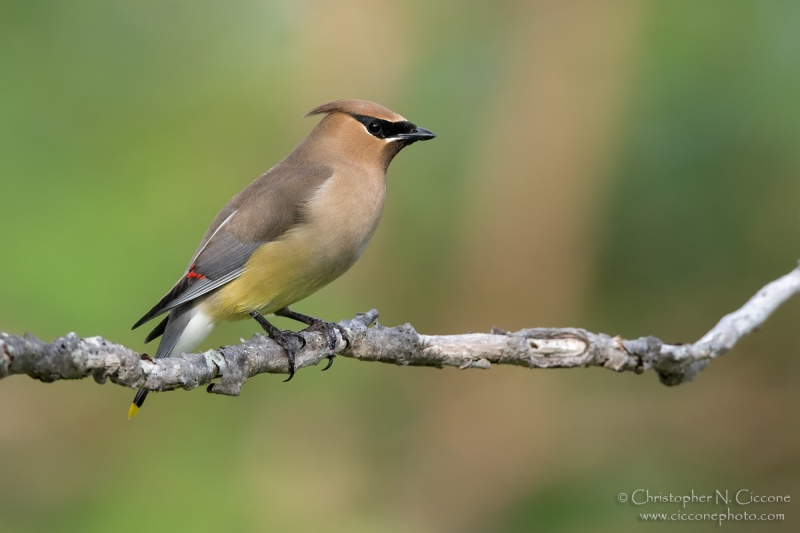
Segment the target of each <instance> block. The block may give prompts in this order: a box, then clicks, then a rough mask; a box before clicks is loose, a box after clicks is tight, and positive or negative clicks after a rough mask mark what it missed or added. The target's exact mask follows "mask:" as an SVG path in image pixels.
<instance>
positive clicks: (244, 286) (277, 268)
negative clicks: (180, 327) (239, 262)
mask: <svg viewBox="0 0 800 533" xmlns="http://www.w3.org/2000/svg"><path fill="white" fill-rule="evenodd" d="M285 237H286V238H282V239H280V240H277V241H273V242H270V243H267V244H264V245H263V246H261V247H260V248H258V249H257V250H256V251H255V253H254V254H253V256H252V257H251V258H250V260H249V261H248V262H247V265H246V266H245V270H244V272H243V273H242V275H241V276H239V277H238V278H236V279H235V280H233V281H231V282H230V283H228V284H226V285H225V286H223V287H221V288H220V289H218V290H217V291H215V292H214V293H213V294H211V295H210V296H209V298H208V299H207V300H206V301H205V302H204V307H205V309H206V312H208V313H209V314H210V315H211V317H212V320H214V321H215V322H219V321H224V320H238V319H243V318H249V316H248V315H249V313H250V312H252V311H259V312H260V313H262V314H269V313H274V312H275V311H277V310H278V309H282V308H284V307H286V306H287V305H291V304H293V303H295V302H298V301H300V300H302V299H303V298H306V297H308V296H310V295H311V294H313V293H314V292H316V291H318V290H319V289H321V288H322V287H324V286H325V285H327V284H328V283H330V282H331V281H333V280H334V279H336V278H337V277H339V276H341V275H342V274H343V273H344V272H345V271H346V270H347V269H348V268H350V267H351V266H352V265H353V263H354V262H355V260H356V259H357V257H358V256H357V254H356V253H354V251H351V250H349V249H341V250H337V251H336V253H330V250H329V249H330V246H329V245H326V244H325V243H318V242H315V240H314V239H312V238H308V237H307V236H306V235H303V232H295V233H291V232H290V234H289V235H287V236H285Z"/></svg>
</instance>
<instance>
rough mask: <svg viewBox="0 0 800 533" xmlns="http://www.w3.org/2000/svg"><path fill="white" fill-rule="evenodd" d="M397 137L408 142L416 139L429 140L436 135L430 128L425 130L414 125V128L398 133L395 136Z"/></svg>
mask: <svg viewBox="0 0 800 533" xmlns="http://www.w3.org/2000/svg"><path fill="white" fill-rule="evenodd" d="M395 137H396V138H397V139H403V140H405V141H408V142H412V143H413V142H417V141H429V140H431V139H433V138H435V137H436V134H435V133H433V132H432V131H431V130H426V129H425V128H419V127H417V126H414V129H412V130H411V131H409V132H408V133H400V134H398V135H396V136H395Z"/></svg>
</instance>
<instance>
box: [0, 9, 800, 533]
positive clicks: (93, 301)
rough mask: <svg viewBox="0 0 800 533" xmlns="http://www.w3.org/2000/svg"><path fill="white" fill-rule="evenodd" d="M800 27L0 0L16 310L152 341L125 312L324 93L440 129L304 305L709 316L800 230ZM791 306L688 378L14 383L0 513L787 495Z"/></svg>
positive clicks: (391, 319) (0, 312)
mask: <svg viewBox="0 0 800 533" xmlns="http://www.w3.org/2000/svg"><path fill="white" fill-rule="evenodd" d="M799 21H800V8H799V7H798V5H797V4H795V3H791V2H767V1H762V2H745V1H743V2H735V3H731V2H701V3H697V2H689V1H676V2H602V3H588V2H586V3H580V2H572V3H570V2H555V1H554V2H522V1H519V2H513V1H499V2H492V3H486V2H464V3H459V4H457V5H456V4H453V3H449V2H436V1H434V2H421V1H417V0H414V1H410V2H404V3H397V2H380V1H379V2H375V1H372V2H367V1H362V0H348V1H336V2H321V1H310V0H305V1H299V2H277V1H272V2H269V1H267V2H264V1H260V2H255V1H241V2H234V3H218V2H209V1H205V0H195V1H192V2H189V1H186V0H168V1H165V2H133V3H132V2H120V1H104V2H101V1H96V0H95V1H92V0H81V1H73V2H54V1H49V2H47V1H18V0H6V1H5V2H2V3H0V146H2V149H1V150H0V151H1V152H2V157H0V220H2V222H0V243H2V249H0V254H1V255H2V263H0V265H2V266H0V273H1V274H2V275H1V276H0V302H2V305H0V330H2V331H9V332H13V333H21V332H24V331H31V332H33V333H35V334H36V335H37V336H39V337H41V338H44V339H51V338H53V337H56V336H58V335H62V334H64V333H66V332H68V331H76V332H78V333H79V334H80V335H83V336H89V335H103V336H105V337H107V338H110V339H113V340H115V341H117V342H121V343H124V344H126V345H129V346H131V347H132V348H136V349H145V348H144V346H143V345H142V337H143V333H142V332H140V331H136V332H131V331H129V326H130V325H131V324H132V323H133V322H134V321H135V320H136V319H137V318H138V317H139V316H140V315H141V314H142V313H143V312H144V311H145V310H147V309H149V307H150V305H151V304H152V303H153V302H154V301H156V300H157V299H158V298H159V297H160V296H161V295H162V294H163V293H164V292H165V291H166V290H167V289H168V288H169V287H170V286H171V284H172V283H173V282H174V281H175V279H176V277H177V276H178V275H179V274H180V272H182V270H183V268H184V267H185V262H186V260H187V259H188V257H189V256H190V255H191V253H192V252H193V251H194V249H195V247H196V244H197V242H198V240H199V239H200V237H201V236H202V234H203V232H204V231H205V228H206V226H207V224H208V223H209V221H210V220H211V219H212V218H213V216H214V215H215V214H216V212H217V210H218V209H219V208H220V207H221V206H222V205H223V204H224V203H225V202H226V201H227V200H228V199H229V198H230V197H231V196H232V195H233V194H235V192H236V191H238V190H239V189H241V188H242V187H243V186H244V185H246V184H247V183H249V182H250V181H251V180H252V179H254V178H255V177H256V176H258V175H259V174H260V173H261V172H263V171H264V170H266V169H268V168H269V167H270V166H271V165H273V164H275V163H276V162H277V161H279V160H280V159H281V158H282V157H284V156H285V155H286V154H287V153H288V152H289V151H290V150H291V149H292V147H293V146H294V145H295V144H296V143H297V142H299V140H300V139H302V138H303V136H304V135H305V134H306V133H307V132H308V131H309V130H310V129H311V127H312V126H313V124H314V123H315V120H316V119H312V118H309V119H305V120H303V119H302V118H301V117H302V116H303V114H304V113H306V112H307V111H308V110H309V109H311V108H312V107H313V106H315V105H317V104H320V103H323V102H326V101H330V100H334V99H337V98H367V99H371V100H375V101H377V102H380V103H382V104H384V105H386V106H388V107H390V108H392V109H394V110H396V111H398V112H399V113H402V114H403V115H405V116H407V117H408V118H409V119H410V120H413V121H415V122H417V123H419V124H420V125H423V126H425V127H428V128H430V129H432V130H433V131H435V132H436V133H437V134H438V135H439V137H438V138H437V139H436V140H435V141H434V142H432V143H425V144H420V145H415V146H414V147H412V148H410V149H409V150H407V151H405V152H403V154H402V155H400V156H399V157H398V159H397V160H396V161H395V162H394V163H393V164H392V168H391V169H390V172H389V193H388V194H389V196H388V200H387V206H386V210H385V213H384V218H383V221H382V223H381V226H380V227H379V229H378V232H377V234H376V236H375V238H374V240H373V243H372V244H371V245H370V248H369V249H368V250H367V252H366V254H365V255H364V257H363V258H362V260H361V261H360V262H359V263H358V264H357V265H356V266H355V267H354V268H353V270H352V271H351V272H349V273H348V274H346V275H345V276H344V277H343V278H342V279H341V280H339V281H337V282H336V283H334V284H333V285H331V286H330V287H328V288H326V289H324V290H323V291H321V292H320V293H319V294H317V295H314V296H312V297H311V298H309V299H308V300H307V301H306V302H303V303H300V304H298V306H297V309H298V310H300V311H303V312H308V313H311V314H316V315H319V316H323V317H325V318H327V319H330V320H338V319H339V318H341V317H347V316H352V315H353V314H354V313H355V312H358V311H362V310H366V309H368V308H370V307H377V308H378V309H379V310H380V311H381V313H382V315H381V316H382V318H381V320H382V322H384V323H386V324H392V325H393V324H398V323H403V322H411V323H412V324H414V325H415V326H416V327H417V328H418V329H419V330H420V331H423V332H428V333H434V332H436V333H446V332H451V331H452V332H456V331H461V332H463V331H467V330H478V329H482V330H488V328H489V327H491V326H492V325H498V326H501V327H507V328H517V327H524V326H537V325H561V326H566V325H571V326H581V327H586V328H588V329H592V330H601V331H606V332H608V333H612V334H622V335H626V336H630V337H636V336H640V335H648V334H654V335H658V336H661V337H662V338H665V339H667V340H674V341H691V340H694V339H696V338H698V337H699V336H700V335H701V334H702V333H703V332H705V331H707V329H708V328H709V327H711V326H712V325H713V323H714V322H715V321H716V320H718V319H719V318H720V317H721V316H722V315H723V314H725V313H727V312H729V311H731V310H733V309H734V308H736V307H737V306H738V305H740V304H741V303H742V302H743V301H744V300H746V299H747V298H749V297H750V296H751V295H752V294H753V293H754V292H755V291H756V290H757V289H758V288H759V287H760V286H761V285H763V284H764V283H766V282H767V281H769V280H771V279H774V278H775V277H777V276H779V275H782V274H783V273H785V272H788V271H789V270H790V269H791V268H792V266H793V265H794V264H795V261H796V260H797V258H798V253H797V250H798V238H799V237H800V234H799V232H798V229H799V224H798V214H799V210H798V198H800V179H798V176H800V155H798V154H800V151H798V150H797V148H796V146H797V144H798V142H800V97H799V96H798V95H800V31H798V24H800V22H799ZM798 319H800V305H799V304H798V302H792V303H790V304H789V305H787V306H786V307H785V308H783V309H781V310H780V311H779V312H778V313H777V314H776V315H775V316H774V317H773V318H772V319H771V320H770V321H769V322H768V323H767V325H766V326H765V327H764V328H763V329H762V331H761V332H759V334H757V335H755V336H753V337H752V338H749V339H747V340H746V341H745V342H743V343H742V345H741V346H740V347H737V348H736V349H735V350H734V351H733V352H731V353H730V354H728V355H726V356H725V357H724V358H723V359H721V360H720V361H718V362H715V363H714V364H713V365H712V366H711V367H710V368H709V369H708V370H707V371H706V372H705V373H704V374H703V375H701V377H700V378H699V380H698V381H697V382H696V383H694V384H689V385H685V386H681V387H678V388H676V389H667V388H665V387H662V386H661V385H659V384H658V383H657V380H656V379H655V376H653V375H644V376H633V375H630V376H629V375H614V374H612V373H610V372H607V371H602V370H596V369H595V370H587V371H583V372H582V371H580V370H572V371H569V372H542V371H536V372H526V371H524V370H522V369H513V368H512V369H493V370H491V371H490V372H477V371H467V372H458V371H455V370H452V369H450V370H444V371H434V370H430V369H408V368H406V369H400V368H392V367H387V366H380V365H368V364H364V363H357V362H354V361H348V360H341V359H340V360H338V361H337V362H336V364H335V365H334V367H333V369H332V370H331V371H330V372H327V373H325V374H321V373H320V372H318V371H317V370H316V369H308V370H305V371H303V372H301V373H300V374H299V375H298V376H297V377H296V378H295V380H294V381H293V382H292V383H291V384H288V385H284V384H281V383H280V382H279V379H278V378H277V377H268V376H259V377H258V378H255V379H253V380H251V381H250V382H248V384H247V385H246V386H245V388H244V389H243V395H242V396H241V397H240V398H236V399H231V398H221V397H217V396H213V395H207V394H204V393H203V392H202V391H193V392H191V393H186V392H182V391H181V392H175V393H171V394H159V395H155V397H153V398H152V399H151V400H150V401H148V404H147V408H146V409H145V410H143V411H142V413H141V414H140V415H139V416H138V417H137V418H136V419H135V421H131V422H129V421H128V420H126V419H125V412H126V410H127V406H128V402H129V401H130V398H131V397H132V394H133V392H132V391H127V390H124V389H122V388H120V387H116V386H106V387H102V388H101V387H98V386H97V385H95V384H93V383H91V382H90V381H84V382H79V383H77V382H76V383H55V384H51V385H42V384H39V383H36V382H33V381H31V380H28V379H24V378H11V379H8V380H3V382H2V383H0V420H2V424H0V456H2V457H3V461H2V473H1V474H0V532H2V533H5V532H10V533H28V532H34V531H65V532H66V531H81V532H91V531H109V530H111V531H141V530H145V529H146V530H149V531H167V530H175V529H178V530H192V531H219V530H234V531H264V530H270V531H321V530H324V531H331V532H336V531H347V532H353V531H365V532H366V531H369V532H374V531H387V532H406V531H414V532H420V531H431V532H433V531H509V532H510V531H520V532H521V531H531V530H534V529H543V530H547V531H574V530H580V531H634V530H639V528H640V527H641V526H640V523H639V521H638V518H637V516H638V512H639V511H640V508H635V507H633V506H631V505H623V504H619V503H617V502H616V495H617V494H618V493H619V492H626V491H627V492H630V491H632V490H634V489H636V488H650V489H651V490H654V491H673V492H680V493H685V492H688V491H689V490H691V489H695V490H707V489H716V488H730V489H738V488H750V489H753V490H758V491H759V492H760V493H770V494H778V493H780V494H791V495H792V496H795V495H797V494H798V493H800V490H799V489H800V484H799V483H798V479H800V476H798V471H799V470H800V457H798V453H797V450H798V449H800V435H799V434H798V429H797V425H796V424H795V423H794V416H795V412H796V410H797V408H798V406H799V405H798V403H800V402H798V395H797V391H796V386H795V383H796V381H797V379H798V377H800V376H799V375H798V374H800V364H798V362H797V361H798V357H797V355H798V346H800V328H798V327H797V323H798ZM281 324H283V325H287V324H285V323H283V322H281ZM256 330H257V328H256V327H255V326H254V325H253V324H249V323H237V324H232V325H229V326H227V325H226V326H223V327H220V328H218V329H217V331H215V333H214V334H213V336H212V338H211V339H209V341H208V342H207V343H206V345H207V346H214V345H220V344H226V343H233V342H235V341H236V340H237V339H238V338H239V337H249V336H250V335H252V334H253V333H254V332H255V331H256ZM647 510H650V509H649V508H648V509H647ZM653 510H655V509H653ZM703 510H704V509H703ZM769 510H770V511H771V510H773V509H772V508H770V509H769ZM781 511H783V512H786V513H787V522H785V523H780V524H778V523H774V524H770V527H774V528H775V529H780V530H790V529H791V524H792V523H796V521H797V519H798V518H797V517H796V516H793V515H792V508H784V509H781ZM748 526H749V524H747V525H745V524H726V529H729V530H732V531H750V530H752V528H749V527H748ZM652 527H656V528H657V527H658V526H655V525H653V526H652ZM680 527H681V529H682V530H688V531H694V530H697V531H700V530H702V531H705V530H707V529H708V528H709V527H716V526H711V525H709V524H692V525H687V524H681V526H680Z"/></svg>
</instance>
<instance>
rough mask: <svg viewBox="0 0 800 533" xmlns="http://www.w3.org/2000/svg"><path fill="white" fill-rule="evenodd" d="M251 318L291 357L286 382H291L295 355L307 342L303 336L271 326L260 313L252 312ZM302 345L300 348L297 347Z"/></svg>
mask: <svg viewBox="0 0 800 533" xmlns="http://www.w3.org/2000/svg"><path fill="white" fill-rule="evenodd" d="M250 316H251V317H253V318H255V319H256V322H258V323H259V324H261V327H262V328H264V331H266V332H267V335H268V336H269V337H270V338H271V339H272V340H274V341H275V342H277V343H278V346H280V347H281V348H283V349H284V350H286V355H287V356H288V357H289V377H288V378H286V379H285V380H284V382H286V381H289V380H291V379H292V378H293V377H294V372H295V357H294V356H295V353H296V352H297V349H298V348H303V347H304V346H305V345H306V340H305V339H304V338H303V336H302V335H298V334H297V333H295V332H294V331H282V330H280V329H278V328H276V327H275V326H273V325H272V324H270V323H269V322H268V321H267V319H266V318H264V316H263V315H262V314H261V313H259V312H258V311H251V312H250ZM296 344H300V346H296Z"/></svg>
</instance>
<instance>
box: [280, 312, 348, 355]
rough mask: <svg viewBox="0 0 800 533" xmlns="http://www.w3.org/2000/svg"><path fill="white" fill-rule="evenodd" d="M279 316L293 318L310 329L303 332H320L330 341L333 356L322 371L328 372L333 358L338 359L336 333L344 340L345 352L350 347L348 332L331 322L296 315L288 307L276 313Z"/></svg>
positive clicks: (299, 314)
mask: <svg viewBox="0 0 800 533" xmlns="http://www.w3.org/2000/svg"><path fill="white" fill-rule="evenodd" d="M275 314H276V315H277V316H282V317H286V318H291V319H292V320H297V321H298V322H302V323H303V324H307V325H308V327H307V328H306V329H305V330H303V331H319V332H321V333H322V334H323V335H325V338H326V339H327V340H328V345H329V346H330V348H331V355H330V356H328V364H327V365H325V368H323V369H322V370H328V369H329V368H330V367H331V365H332V364H333V358H334V357H336V353H334V350H336V331H338V332H339V334H340V335H341V336H342V340H344V342H345V350H347V349H348V348H349V347H350V336H349V335H348V334H347V330H345V329H344V328H343V327H342V326H340V325H339V324H333V323H331V322H326V321H324V320H320V319H319V318H314V317H313V316H308V315H304V314H302V313H295V312H294V311H292V310H291V309H289V308H288V307H284V308H283V309H279V310H277V311H275Z"/></svg>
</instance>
